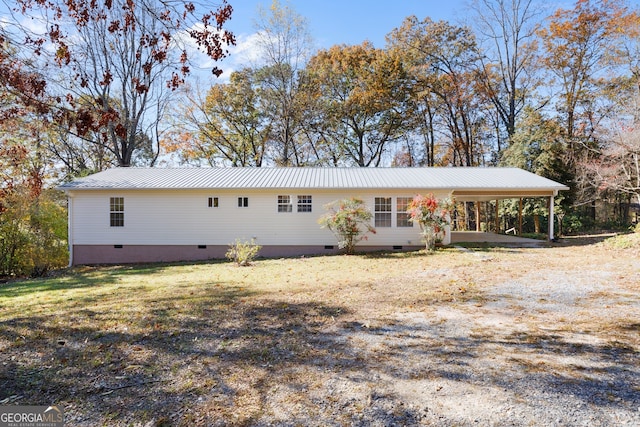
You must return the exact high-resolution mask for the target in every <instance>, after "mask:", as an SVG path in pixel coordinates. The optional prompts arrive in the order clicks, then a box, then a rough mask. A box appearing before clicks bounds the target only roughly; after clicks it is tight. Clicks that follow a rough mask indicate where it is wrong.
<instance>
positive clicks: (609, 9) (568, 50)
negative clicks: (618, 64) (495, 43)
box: [539, 0, 630, 155]
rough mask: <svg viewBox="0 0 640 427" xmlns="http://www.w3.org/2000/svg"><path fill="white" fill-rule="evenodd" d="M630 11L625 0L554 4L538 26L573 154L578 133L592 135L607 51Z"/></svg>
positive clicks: (621, 33)
mask: <svg viewBox="0 0 640 427" xmlns="http://www.w3.org/2000/svg"><path fill="white" fill-rule="evenodd" d="M629 14H630V12H629V11H628V8H627V7H626V6H624V2H623V0H601V1H595V0H578V1H576V3H575V6H574V8H573V9H570V10H567V9H559V10H557V11H556V12H555V13H554V14H553V15H552V16H551V17H549V19H548V25H547V26H546V27H545V28H542V29H541V30H540V31H539V35H540V37H541V39H542V43H543V47H544V57H543V64H544V65H545V67H546V68H547V70H548V71H549V72H551V73H552V75H553V76H555V78H556V83H557V84H558V87H559V90H560V94H559V98H560V102H559V104H558V110H559V112H561V114H562V117H563V119H564V120H563V121H564V128H565V131H566V134H567V137H568V139H569V144H570V145H569V150H570V153H571V154H572V155H573V154H575V151H576V149H577V146H576V140H577V139H580V140H581V142H582V143H583V145H584V144H585V141H586V140H587V139H588V138H590V137H591V136H592V132H593V130H594V124H595V121H596V120H595V118H594V105H595V104H596V99H597V97H598V94H599V89H600V88H599V85H600V84H601V83H602V79H603V78H606V73H607V71H610V70H611V65H612V61H611V59H612V58H611V56H609V55H608V53H609V52H612V51H616V50H617V49H616V47H617V44H618V43H619V41H620V40H621V37H623V36H624V23H625V22H627V18H628V16H629Z"/></svg>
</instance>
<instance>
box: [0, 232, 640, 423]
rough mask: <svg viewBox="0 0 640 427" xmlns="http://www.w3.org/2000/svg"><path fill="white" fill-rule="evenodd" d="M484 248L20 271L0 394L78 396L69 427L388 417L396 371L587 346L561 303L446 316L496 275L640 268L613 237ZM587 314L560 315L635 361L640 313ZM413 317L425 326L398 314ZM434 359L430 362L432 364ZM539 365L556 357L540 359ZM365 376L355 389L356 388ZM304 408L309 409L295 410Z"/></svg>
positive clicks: (525, 280) (520, 278)
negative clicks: (573, 340) (383, 407)
mask: <svg viewBox="0 0 640 427" xmlns="http://www.w3.org/2000/svg"><path fill="white" fill-rule="evenodd" d="M612 250H613V249H612ZM474 252H481V253H482V254H487V255H490V256H486V257H478V256H475V255H474V254H473V253H468V252H464V251H460V250H458V249H455V248H442V249H439V250H437V251H436V252H435V253H433V254H431V255H428V256H427V255H425V254H424V252H423V251H417V252H379V253H371V254H361V255H354V256H344V255H341V256H319V257H303V258H283V259H262V260H257V261H255V263H254V264H253V265H252V266H250V267H238V266H236V265H235V264H233V263H231V262H210V263H195V264H171V265H169V264H164V265H161V264H154V265H135V266H125V267H98V268H89V267H82V268H75V269H71V270H68V271H66V272H64V273H61V274H59V275H58V276H57V277H49V278H44V279H32V280H24V281H16V282H12V283H5V284H2V285H0V404H2V402H4V403H5V404H6V403H11V404H35V405H40V404H41V405H48V404H53V403H56V404H62V405H64V407H65V414H66V415H67V417H68V420H67V422H68V424H69V425H115V426H125V425H137V424H139V423H141V422H142V423H143V424H147V423H150V425H217V423H218V424H225V425H249V424H261V423H262V424H265V425H267V424H271V423H275V424H277V423H278V422H277V421H278V420H280V421H282V423H283V424H287V425H289V424H296V423H298V424H305V421H308V420H309V418H308V417H309V416H310V415H309V414H313V416H314V417H316V416H317V419H318V420H319V421H318V425H319V424H323V423H324V424H327V423H329V421H331V420H335V418H334V417H335V415H336V414H337V413H339V414H344V417H345V418H344V422H345V423H346V424H348V423H353V422H354V421H353V419H351V418H349V416H354V414H365V413H366V414H371V413H372V411H373V409H372V408H373V407H374V405H375V402H376V400H381V399H370V400H371V402H369V401H367V400H366V399H360V397H363V396H365V394H367V393H369V395H370V394H371V393H373V391H374V390H375V391H376V393H377V392H378V391H379V389H380V387H381V386H380V384H381V382H380V378H388V377H391V378H397V379H399V380H403V379H406V378H413V379H414V380H421V381H422V380H432V379H433V380H437V379H438V378H439V377H443V378H449V377H447V375H454V376H455V375H458V368H456V367H455V366H452V365H450V363H451V360H454V361H455V360H457V361H459V362H463V361H464V362H465V363H472V362H474V361H475V360H478V358H482V357H484V353H483V351H484V349H485V348H488V349H489V352H495V353H494V354H500V353H501V352H502V351H504V352H506V353H509V352H511V353H514V354H513V356H512V357H513V360H514V361H516V362H517V361H518V360H521V359H522V358H523V357H524V356H522V355H520V356H519V355H518V354H517V353H518V351H520V352H522V353H523V354H529V353H531V354H533V355H536V354H537V353H545V352H546V356H550V355H551V356H555V355H556V354H561V353H562V352H563V351H566V350H567V349H572V348H573V347H570V343H568V342H565V341H563V340H562V339H560V336H561V335H562V334H565V333H569V332H571V329H569V330H567V331H565V330H564V329H563V330H561V331H560V330H559V331H558V332H555V333H551V332H544V331H540V332H536V333H533V332H531V331H535V330H537V329H536V326H537V325H538V324H539V322H543V323H545V324H546V323H551V321H550V320H549V318H547V317H545V316H551V315H553V313H537V312H536V313H534V312H528V310H527V307H524V306H523V307H522V308H521V309H511V308H509V307H510V304H511V303H513V304H516V303H528V302H527V301H524V302H523V301H520V300H517V299H516V298H514V299H513V301H512V300H511V298H512V296H511V295H505V297H504V298H503V299H502V300H501V301H500V302H501V303H507V304H502V305H498V307H503V308H501V309H502V310H506V311H513V312H516V314H517V317H516V318H514V319H513V321H512V323H515V324H517V325H519V326H520V327H522V328H525V326H526V328H525V330H524V331H523V332H521V333H518V334H506V335H505V334H502V333H501V332H500V330H499V328H505V327H506V328H510V327H511V326H512V325H511V324H509V323H508V322H506V325H504V326H500V324H498V323H495V322H494V323H491V325H494V326H493V327H495V328H496V330H495V331H494V330H493V329H492V328H493V327H489V328H488V329H487V326H486V323H484V324H483V323H479V324H478V325H476V326H473V320H471V322H470V323H469V325H467V323H466V322H467V321H468V319H467V318H466V317H465V318H464V319H463V318H460V319H458V318H457V317H452V318H446V319H445V318H444V317H442V319H441V323H440V324H438V322H437V320H438V317H437V316H439V315H438V314H437V313H441V314H440V315H442V313H449V314H451V315H452V316H453V314H456V316H457V315H459V316H463V315H464V316H467V315H468V316H474V315H477V314H478V313H480V312H482V311H483V310H488V307H485V305H486V304H492V303H494V302H495V299H496V298H498V297H496V296H495V295H493V296H490V293H489V292H487V291H489V290H491V289H492V288H493V287H495V286H496V284H500V283H511V282H518V283H522V284H523V286H527V285H528V284H529V282H531V281H534V280H551V279H553V278H555V275H554V274H547V275H545V276H544V277H541V276H540V275H539V274H536V271H537V270H536V269H537V268H539V266H544V268H545V269H546V270H548V271H549V272H552V271H554V270H557V271H558V274H560V273H562V274H563V275H565V274H566V271H568V270H570V271H571V272H573V271H575V273H576V274H582V275H583V276H585V277H586V278H587V279H589V280H590V279H591V277H593V276H594V275H593V274H585V271H587V270H588V269H589V268H598V269H600V268H601V266H602V265H604V262H600V263H599V262H598V261H594V258H593V256H596V255H597V256H601V257H603V260H604V261H606V262H607V263H608V264H607V265H608V267H607V268H611V269H613V270H614V271H615V276H614V277H615V278H620V279H619V280H620V281H621V282H625V283H627V282H629V278H631V279H633V278H635V277H636V275H635V270H634V267H633V266H632V265H631V264H630V263H629V260H628V258H624V257H623V256H622V255H621V257H620V258H617V259H615V260H613V261H612V260H611V259H610V258H611V257H610V254H601V252H603V251H602V250H601V246H599V244H594V245H591V246H588V245H584V246H582V245H580V246H575V247H570V246H567V247H549V248H517V249H514V248H501V247H483V248H476V249H474ZM625 253H626V252H625ZM598 271H599V270H598ZM616 280H617V279H616ZM559 283H562V282H559ZM627 287H628V289H627V288H625V289H624V292H625V293H624V295H622V294H621V298H622V297H624V298H626V299H625V300H624V301H622V300H621V302H620V304H622V303H623V302H625V301H627V299H633V298H634V297H633V295H634V294H633V293H632V291H635V289H636V285H628V286H627ZM488 295H489V296H488ZM603 298H605V296H600V295H597V298H595V297H594V298H593V302H594V303H595V302H596V301H597V300H600V299H603ZM589 301H591V300H588V301H587V300H585V301H584V303H587V302H589ZM614 302H615V301H614ZM581 303H582V300H581ZM625 304H626V302H625ZM618 307H622V305H618V306H616V308H618ZM624 307H630V308H633V305H632V304H631V305H629V304H627V305H625V306H624ZM498 309H500V308H498ZM491 310H496V308H492V309H491ZM613 312H614V313H617V310H615V309H614V310H613ZM405 313H406V314H407V315H406V316H405V317H402V315H403V314H405ZM581 313H582V311H581V312H579V313H578V315H579V316H580V319H572V318H566V321H564V322H560V324H559V323H558V322H554V323H553V325H554V326H558V327H560V326H563V327H566V328H574V329H575V328H576V327H578V326H579V327H580V328H581V330H582V331H595V333H598V334H602V335H603V336H608V335H607V334H610V333H611V331H612V327H613V326H614V325H617V329H616V330H615V331H614V332H615V333H616V334H615V338H613V337H612V338H611V341H612V344H611V348H609V347H607V348H605V351H603V350H602V348H601V346H595V345H594V346H593V347H591V348H587V349H583V350H582V351H581V352H577V351H576V353H585V354H586V355H587V356H589V357H600V356H601V354H604V356H606V357H610V358H613V357H614V356H615V357H622V358H624V360H627V359H629V360H631V356H632V353H633V349H634V348H636V344H637V331H638V324H637V322H636V321H635V320H627V321H626V322H624V323H621V322H620V321H619V319H618V318H617V317H616V318H611V319H609V320H606V321H605V319H598V318H593V316H591V314H590V312H589V311H588V310H587V308H585V311H584V313H585V314H584V315H583V314H581ZM535 316H541V319H538V318H537V317H535ZM620 316H623V313H620ZM405 318H406V319H414V320H415V322H417V323H416V324H412V323H411V320H408V321H407V322H404V321H403V320H398V319H405ZM472 319H473V317H472ZM558 319H562V317H559V316H556V318H554V321H555V320H558ZM457 321H460V322H461V323H460V325H462V326H464V327H467V326H468V328H467V329H469V331H470V332H469V334H468V335H466V336H459V337H458V336H457V335H456V336H455V337H450V336H446V334H445V335H440V332H439V331H440V330H442V331H445V330H446V328H447V327H450V324H451V322H453V323H454V324H455V322H457ZM405 323H406V324H405ZM609 325H611V327H609ZM463 329H465V328H463ZM554 334H555V335H554ZM634 337H635V338H634ZM614 341H615V342H614ZM443 344H445V345H443ZM571 345H572V344H571ZM543 355H545V354H543ZM509 357H511V356H509ZM452 358H453V359H452ZM505 359H506V360H507V359H508V356H505ZM532 360H533V359H532ZM536 360H538V359H536ZM539 360H541V359H539ZM607 360H608V359H607ZM629 363H631V362H629ZM421 364H423V365H422V366H423V368H424V370H423V371H420V369H417V370H416V369H415V367H416V366H421ZM461 366H464V365H461ZM538 369H539V370H541V371H544V370H545V367H544V366H542V365H540V366H537V365H536V366H532V367H531V370H532V371H534V372H535V371H537V370H538ZM447 372H449V374H447ZM465 375H467V374H465ZM465 375H462V374H460V376H459V378H460V381H463V380H464V378H466V376H465ZM349 378H351V379H352V380H349ZM456 378H458V377H456ZM349 381H351V382H350V383H349V384H351V385H350V387H351V389H349V390H350V391H349V390H347V391H345V390H344V389H343V388H341V387H346V386H345V384H346V383H348V382H349ZM385 392H389V396H393V393H392V392H390V391H389V390H386V391H385ZM349 393H351V395H349ZM357 393H364V394H362V395H359V394H357ZM381 393H382V391H381ZM354 396H356V397H354ZM365 397H366V396H365ZM385 399H386V398H385ZM389 399H391V397H389ZM356 402H357V405H355V403H356ZM356 406H357V407H356ZM344 408H350V409H349V411H351V412H350V413H347V412H345V409H344ZM296 414H297V415H296ZM295 416H297V417H298V418H297V420H299V421H294V422H291V421H290V420H291V419H296V418H295ZM341 416H342V415H341ZM305 417H306V418H305ZM314 419H315V418H314ZM398 419H399V420H401V418H398ZM265 420H266V421H265ZM371 420H374V421H375V419H374V418H370V419H369V421H371ZM398 424H402V422H398Z"/></svg>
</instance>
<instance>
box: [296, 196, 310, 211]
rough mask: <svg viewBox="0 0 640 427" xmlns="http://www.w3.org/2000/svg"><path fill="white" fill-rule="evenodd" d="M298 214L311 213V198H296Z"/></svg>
mask: <svg viewBox="0 0 640 427" xmlns="http://www.w3.org/2000/svg"><path fill="white" fill-rule="evenodd" d="M298 212H311V196H310V195H307V196H298Z"/></svg>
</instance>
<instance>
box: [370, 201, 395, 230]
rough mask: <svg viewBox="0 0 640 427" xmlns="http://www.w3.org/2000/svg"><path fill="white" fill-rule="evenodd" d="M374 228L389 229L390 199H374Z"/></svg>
mask: <svg viewBox="0 0 640 427" xmlns="http://www.w3.org/2000/svg"><path fill="white" fill-rule="evenodd" d="M374 218H375V226H376V227H391V197H376V198H375V203H374Z"/></svg>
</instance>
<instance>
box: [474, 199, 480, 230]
mask: <svg viewBox="0 0 640 427" xmlns="http://www.w3.org/2000/svg"><path fill="white" fill-rule="evenodd" d="M475 208H476V231H480V201H476V202H475Z"/></svg>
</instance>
